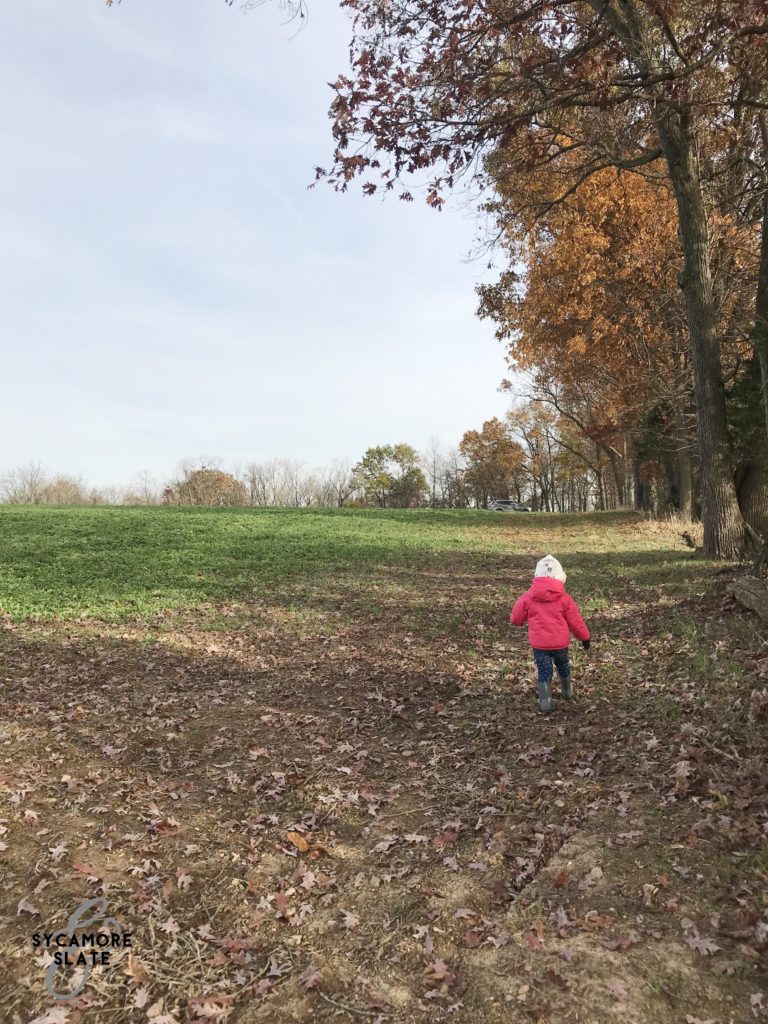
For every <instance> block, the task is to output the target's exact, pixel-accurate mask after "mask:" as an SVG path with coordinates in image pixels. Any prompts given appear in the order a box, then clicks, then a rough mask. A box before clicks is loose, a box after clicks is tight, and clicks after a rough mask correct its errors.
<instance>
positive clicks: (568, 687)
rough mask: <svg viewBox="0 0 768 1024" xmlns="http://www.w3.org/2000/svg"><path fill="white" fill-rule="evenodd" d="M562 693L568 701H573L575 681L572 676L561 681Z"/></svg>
mask: <svg viewBox="0 0 768 1024" xmlns="http://www.w3.org/2000/svg"><path fill="white" fill-rule="evenodd" d="M560 693H561V695H562V696H563V697H565V699H566V700H572V699H573V680H572V679H571V677H570V676H566V677H565V679H561V680H560Z"/></svg>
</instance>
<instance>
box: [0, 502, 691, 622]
mask: <svg viewBox="0 0 768 1024" xmlns="http://www.w3.org/2000/svg"><path fill="white" fill-rule="evenodd" d="M613 527H617V528H616V529H614V528H613ZM549 547H552V548H554V549H556V553H557V554H558V555H560V556H561V557H562V558H564V559H566V560H567V561H568V564H569V570H570V572H571V576H572V586H576V587H577V588H578V587H579V584H582V585H583V586H584V591H585V592H584V593H583V595H582V596H583V597H584V598H588V599H590V600H592V601H593V603H594V602H598V603H599V602H600V600H601V599H602V600H605V598H606V595H607V594H608V591H609V587H610V583H611V582H612V581H613V580H614V579H615V577H616V576H617V575H620V574H621V573H622V572H623V569H624V566H625V562H626V559H627V558H629V560H630V562H631V564H632V567H633V572H634V573H635V574H638V573H639V574H640V576H643V575H648V574H649V573H650V574H651V575H652V576H653V577H654V578H655V577H657V576H658V575H659V574H660V573H661V572H662V571H663V570H665V569H666V568H669V570H670V573H671V575H673V576H675V575H678V574H679V572H680V570H681V569H682V568H683V567H684V566H685V564H686V563H687V562H688V561H689V560H690V552H688V551H687V549H685V547H684V546H683V545H681V543H680V541H679V539H678V538H676V537H674V536H672V535H665V534H660V535H655V536H654V535H651V534H647V533H645V532H643V531H639V530H636V529H635V528H634V526H633V524H632V521H628V520H626V517H622V516H617V515H615V514H611V513H607V514H595V515H591V516H554V515H525V514H523V515H521V514H518V515H512V514H509V513H495V514H492V513H487V512H475V511H467V512H454V511H450V512H430V511H421V510H419V511H412V512H403V511H371V510H364V511H361V510H328V511H326V510H315V509H303V510H290V511H289V510H274V509H264V510H251V509H242V510H240V509H205V510H195V509H175V508H87V507H86V508H67V509H62V508H45V507H13V506H0V611H3V612H5V613H6V614H8V615H10V616H12V617H13V618H15V619H17V620H19V619H24V618H27V617H34V618H41V619H46V618H52V617H56V616H65V617H66V616H79V615H85V616H88V617H93V618H99V619H103V620H105V621H121V620H125V619H126V618H129V617H131V616H134V615H141V616H148V615H151V614H152V613H153V612H155V611H160V610H164V609H176V608H194V607H199V606H200V605H202V604H206V603H208V602H221V601H227V602H238V601H246V602H247V601H248V600H250V599H252V598H253V596H254V595H256V596H258V595H260V594H263V593H265V592H267V591H269V592H274V590H275V588H277V589H278V590H280V591H281V592H282V593H284V594H285V595H286V596H288V595H290V594H291V593H295V594H300V593H302V592H304V591H306V590H310V591H312V590H319V591H322V589H323V588H324V587H325V585H326V581H327V580H331V581H334V580H338V579H339V578H343V577H344V576H345V575H347V576H350V577H351V580H350V583H351V585H353V586H354V585H357V583H358V582H359V578H360V577H361V576H365V577H368V576H369V575H370V574H372V575H373V576H374V577H375V579H376V581H377V582H379V583H386V581H387V580H388V579H389V578H391V576H392V573H393V571H396V570H398V569H406V570H407V569H416V570H421V569H428V568H429V566H430V565H432V564H435V565H439V566H440V568H441V569H444V568H446V567H447V566H450V565H451V564H455V565H456V566H457V567H458V568H459V569H460V568H461V566H462V565H465V564H472V565H481V564H482V565H484V566H485V567H487V569H488V571H489V582H491V583H492V582H498V583H499V584H500V585H501V586H503V585H504V583H505V576H508V574H509V571H510V568H511V567H512V566H515V567H517V565H518V564H520V565H521V566H522V565H523V564H525V565H526V566H528V565H529V564H530V562H531V560H535V559H536V558H537V557H539V556H540V555H541V554H542V553H544V552H545V550H549ZM598 552H599V554H598ZM520 556H527V562H525V563H523V562H522V561H521V559H520ZM598 563H599V564H600V566H601V570H600V572H599V573H595V571H594V570H595V568H596V565H597V564H598ZM493 573H497V574H499V578H498V580H497V581H495V580H494V578H493V576H492V574H493Z"/></svg>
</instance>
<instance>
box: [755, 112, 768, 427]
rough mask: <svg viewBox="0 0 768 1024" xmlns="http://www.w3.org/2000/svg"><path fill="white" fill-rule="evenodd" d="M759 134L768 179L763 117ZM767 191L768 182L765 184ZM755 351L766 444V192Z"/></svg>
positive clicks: (766, 133)
mask: <svg viewBox="0 0 768 1024" xmlns="http://www.w3.org/2000/svg"><path fill="white" fill-rule="evenodd" d="M759 124H760V132H761V134H762V138H763V159H764V161H765V163H766V172H765V175H766V178H767V179H768V127H766V123H765V117H764V116H763V114H760V117H759ZM765 185H766V188H767V189H768V181H766V182H765ZM755 349H756V351H757V360H758V363H759V365H760V383H761V386H762V396H763V415H764V416H765V438H766V441H767V442H768V191H766V193H765V195H764V197H763V223H762V226H761V240H760V269H759V271H758V275H757V295H756V296H755Z"/></svg>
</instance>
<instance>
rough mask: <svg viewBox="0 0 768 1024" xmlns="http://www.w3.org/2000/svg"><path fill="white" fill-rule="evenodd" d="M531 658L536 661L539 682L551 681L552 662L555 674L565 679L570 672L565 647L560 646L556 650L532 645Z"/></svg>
mask: <svg viewBox="0 0 768 1024" xmlns="http://www.w3.org/2000/svg"><path fill="white" fill-rule="evenodd" d="M533 660H534V661H535V662H536V668H537V669H538V672H539V682H540V683H551V682H552V662H554V663H555V668H556V669H557V674H558V675H559V676H560V678H561V679H567V678H568V676H569V675H570V674H571V666H570V665H569V664H568V648H567V647H561V648H559V649H558V650H556V651H544V650H542V649H541V648H539V647H534V648H533Z"/></svg>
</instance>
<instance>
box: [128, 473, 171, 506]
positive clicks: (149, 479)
mask: <svg viewBox="0 0 768 1024" xmlns="http://www.w3.org/2000/svg"><path fill="white" fill-rule="evenodd" d="M160 493H161V488H160V486H159V484H158V483H157V481H156V480H155V478H154V477H153V476H151V474H150V473H148V472H147V470H146V469H143V470H142V471H141V472H140V473H137V474H136V477H135V479H134V481H133V483H132V484H131V486H130V487H128V488H127V490H126V491H125V492H124V494H123V496H122V503H123V504H124V505H157V504H158V503H159V501H160Z"/></svg>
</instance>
